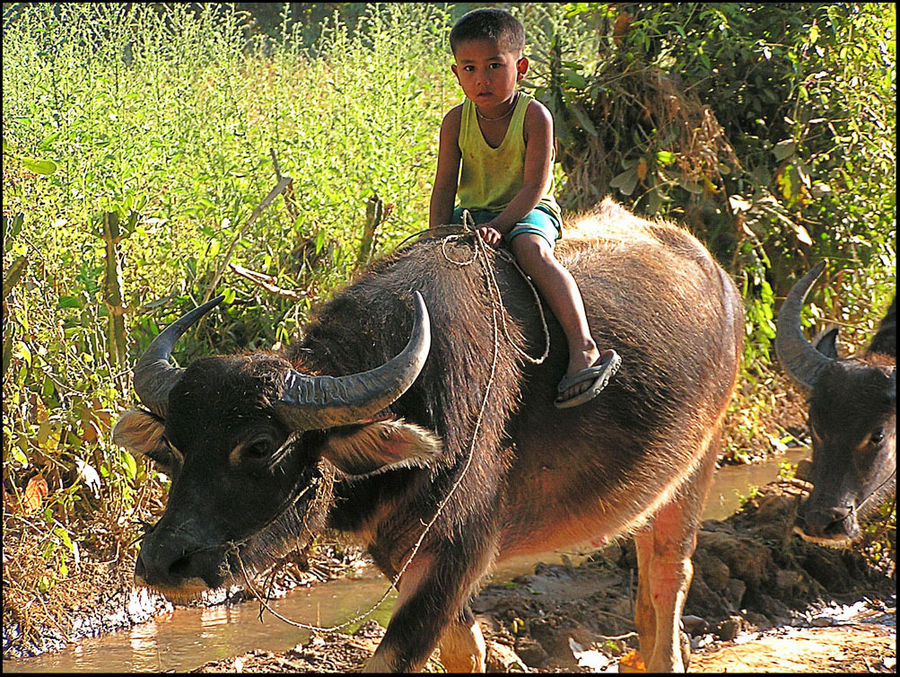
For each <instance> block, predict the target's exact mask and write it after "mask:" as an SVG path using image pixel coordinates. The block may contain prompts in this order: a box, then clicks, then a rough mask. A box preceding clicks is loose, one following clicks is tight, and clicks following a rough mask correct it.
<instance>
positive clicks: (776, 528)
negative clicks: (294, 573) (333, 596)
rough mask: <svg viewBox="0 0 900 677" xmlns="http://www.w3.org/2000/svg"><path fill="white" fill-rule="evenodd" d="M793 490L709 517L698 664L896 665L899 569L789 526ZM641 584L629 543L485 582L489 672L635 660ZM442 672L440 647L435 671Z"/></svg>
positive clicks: (701, 549) (292, 660) (326, 650)
mask: <svg viewBox="0 0 900 677" xmlns="http://www.w3.org/2000/svg"><path fill="white" fill-rule="evenodd" d="M796 494H797V489H796V487H795V486H794V485H793V484H791V483H789V482H775V483H772V484H770V485H767V486H766V487H764V488H763V490H762V491H761V492H760V493H759V494H758V495H757V496H756V497H755V498H753V499H751V500H750V501H749V502H748V503H747V505H746V506H745V507H744V509H743V510H742V511H741V512H740V513H738V514H737V515H735V516H733V517H731V518H729V519H728V520H726V521H724V522H706V523H705V524H704V527H703V529H702V530H701V532H700V534H699V538H698V545H697V552H696V554H695V556H694V566H695V576H694V582H693V584H692V586H691V591H690V594H689V596H688V600H687V604H686V608H685V614H686V615H685V619H684V620H685V629H686V630H687V631H688V632H689V634H690V636H691V644H692V646H693V658H692V663H691V670H692V671H705V672H745V671H749V672H753V671H761V672H780V671H800V672H819V671H824V672H855V671H865V672H869V671H875V672H893V671H894V666H895V664H896V650H895V639H896V631H895V627H896V626H895V622H894V619H895V608H896V606H895V605H896V598H895V596H894V592H895V578H894V575H895V574H894V571H893V565H887V566H886V567H884V568H879V567H876V566H871V565H870V564H868V563H867V558H866V557H865V555H864V553H863V552H862V551H861V550H860V549H859V548H856V549H853V550H831V549H826V548H821V547H818V546H813V545H809V544H807V543H805V542H803V541H801V540H799V539H798V538H795V537H793V536H792V535H791V534H790V524H791V521H792V518H793V511H794V510H795V506H796ZM635 581H636V567H635V559H634V548H633V545H632V544H631V542H630V541H626V542H624V543H623V544H621V545H614V546H611V547H609V548H607V549H605V550H604V551H602V552H599V553H595V554H593V555H591V556H590V557H588V558H587V559H586V560H585V561H584V562H581V563H580V564H578V565H577V566H576V565H574V564H572V563H565V564H562V565H547V564H541V565H538V566H537V568H536V570H535V572H534V573H533V574H528V575H523V576H518V577H516V578H515V579H513V581H511V582H509V583H506V584H502V585H490V586H487V587H486V588H485V589H484V590H482V592H481V593H480V594H479V595H478V597H477V599H476V600H475V604H474V608H475V611H476V614H477V616H478V618H479V621H480V622H481V626H482V628H483V629H484V634H485V638H486V640H487V643H488V661H489V665H488V667H489V670H491V671H494V672H519V671H523V670H528V671H532V672H551V673H552V672H570V671H573V672H602V671H626V669H627V668H628V667H629V666H631V667H634V666H635V663H636V661H637V657H636V656H635V654H633V653H632V652H633V651H634V650H635V649H636V648H637V638H636V635H635V634H634V632H633V630H634V626H633V623H632V621H631V618H632V616H633V597H634V589H635ZM383 633H384V630H383V629H382V628H381V627H380V626H378V625H377V624H376V623H374V622H371V621H370V622H369V623H367V624H365V625H364V626H363V627H362V628H361V629H360V630H359V631H358V632H357V634H355V635H352V636H350V635H341V634H331V635H322V636H314V637H313V638H312V639H311V640H310V641H309V642H308V643H307V644H306V645H302V646H301V645H298V646H296V647H294V648H293V649H291V650H289V651H287V652H285V653H282V654H274V653H270V652H263V651H255V652H250V653H247V654H244V655H242V656H237V657H233V658H229V659H226V660H222V661H216V662H213V663H207V664H205V665H203V666H201V667H199V668H197V670H195V671H196V672H201V671H203V672H226V671H227V672H235V671H243V672H275V671H321V672H342V671H356V670H359V669H360V668H361V667H362V666H363V665H364V663H365V661H366V659H367V658H368V657H369V656H370V655H371V653H372V651H374V649H375V647H376V646H377V645H378V641H379V640H380V638H381V636H382V635H383ZM438 669H439V653H438V652H436V653H435V655H434V656H433V657H432V659H431V661H430V662H429V664H428V666H426V670H427V671H435V670H438Z"/></svg>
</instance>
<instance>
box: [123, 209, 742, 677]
mask: <svg viewBox="0 0 900 677" xmlns="http://www.w3.org/2000/svg"><path fill="white" fill-rule="evenodd" d="M474 246H475V240H474V239H473V236H472V235H471V234H470V235H464V236H462V237H460V238H459V239H444V238H442V237H440V236H439V234H434V235H432V236H430V237H425V238H422V239H420V240H418V241H417V242H415V243H414V244H412V245H410V246H407V247H401V248H399V249H398V250H397V251H395V252H394V253H393V254H391V255H390V256H387V257H384V258H382V259H380V260H378V261H376V262H375V263H373V264H372V265H371V266H370V267H369V268H368V269H367V270H365V271H364V272H363V273H362V274H360V275H359V276H358V277H357V279H356V280H355V281H354V282H353V283H352V284H349V285H348V286H346V287H345V288H344V289H342V290H340V291H338V292H337V293H335V294H334V296H333V298H332V299H331V300H330V301H328V302H327V303H325V304H323V306H322V307H321V308H320V309H319V311H318V313H317V316H316V319H315V320H314V321H312V322H311V323H310V324H309V325H308V326H307V327H306V330H305V335H304V337H303V339H302V340H300V341H299V342H297V343H295V344H294V345H291V346H289V347H288V348H286V349H285V350H284V351H283V352H281V353H274V352H268V351H259V352H253V353H250V354H242V355H231V356H219V357H206V358H202V359H198V360H196V361H194V362H192V363H191V364H190V365H189V366H187V367H186V368H176V367H173V366H171V365H170V364H169V355H170V352H171V350H172V346H173V345H174V344H175V342H176V341H177V339H178V337H179V336H181V335H182V334H183V332H184V331H186V330H187V329H188V328H189V327H190V326H191V325H192V324H193V323H194V322H196V321H197V319H198V318H199V317H200V316H201V315H202V314H203V313H205V312H206V311H207V310H208V309H209V308H210V307H211V305H212V304H213V303H215V301H213V302H211V303H208V304H206V305H204V306H200V307H199V308H196V309H195V310H193V311H192V312H190V313H188V314H187V315H186V316H184V317H183V318H182V319H180V320H178V321H177V322H176V323H174V324H173V325H172V326H170V327H168V328H167V329H165V330H164V331H163V332H162V333H161V334H160V335H159V336H158V337H157V338H156V339H155V340H154V342H153V343H152V344H151V346H150V347H149V348H148V350H147V352H146V354H145V355H144V356H143V357H142V358H141V359H140V360H139V362H138V364H137V366H136V368H135V372H134V389H135V392H136V393H137V395H138V397H139V399H140V401H141V403H142V405H143V407H145V408H146V410H143V409H137V410H132V411H129V412H126V413H124V414H123V416H122V417H121V419H120V420H119V421H118V423H117V424H116V427H115V431H114V436H115V439H116V441H117V442H118V443H120V444H122V445H123V446H125V447H127V448H129V449H131V450H134V451H136V452H141V453H143V454H146V455H147V456H148V457H149V458H151V459H153V460H154V461H156V462H157V463H159V464H161V465H162V467H163V468H165V469H166V472H167V473H169V474H170V476H171V477H172V485H171V489H170V493H169V498H168V502H167V506H166V509H165V512H164V514H163V516H162V518H161V519H160V520H159V522H157V524H156V525H155V527H153V528H152V529H150V530H149V532H148V533H147V534H146V535H145V537H144V539H143V543H142V547H141V552H140V556H139V559H138V562H137V567H136V572H135V578H136V581H137V582H138V583H139V584H143V585H148V586H152V587H154V588H156V589H158V590H160V591H161V592H163V593H164V594H166V595H167V596H170V597H174V598H184V597H189V596H191V595H193V594H195V593H197V592H198V591H200V590H203V589H207V588H214V587H217V586H222V585H223V584H226V583H227V582H228V581H229V580H239V579H240V578H241V574H242V573H243V571H244V568H245V567H246V570H247V571H249V570H251V568H259V567H262V566H265V565H268V564H269V563H271V562H272V561H273V560H274V558H275V557H277V556H280V555H282V554H283V553H284V552H285V551H287V550H290V549H291V548H294V547H296V546H297V545H298V543H300V542H303V541H305V540H306V539H308V538H310V536H311V535H314V534H315V533H316V532H317V531H318V530H320V529H322V528H325V527H328V528H331V529H336V530H340V531H342V532H348V533H351V534H353V535H355V536H356V537H358V538H359V539H360V540H361V541H362V542H363V543H365V544H366V545H367V547H368V552H369V553H370V554H371V556H372V559H373V560H374V562H375V563H376V565H377V566H378V567H379V568H380V569H381V571H383V572H384V573H385V575H386V576H388V577H390V578H391V579H394V578H395V576H396V575H397V574H398V573H400V572H401V571H402V569H403V566H404V563H405V562H406V561H407V559H408V557H409V555H410V553H411V552H412V551H413V549H414V544H415V543H416V541H417V540H418V539H419V538H420V535H421V534H422V532H423V530H425V529H426V526H425V525H426V524H428V523H429V522H431V521H432V519H433V518H434V516H435V515H437V518H436V519H434V521H433V523H432V524H431V526H430V527H429V528H428V531H427V534H426V536H425V538H424V540H423V541H422V543H421V548H420V549H419V550H418V551H417V553H416V554H415V557H414V558H413V559H412V561H411V563H410V564H409V566H408V568H407V569H406V571H405V573H403V575H402V576H401V577H400V579H399V581H397V583H396V585H397V588H398V591H399V592H398V599H397V601H396V604H395V608H394V612H393V616H392V618H391V621H390V623H389V625H388V628H387V631H386V634H385V636H384V639H383V640H382V642H381V644H380V645H379V647H378V649H377V650H376V651H375V654H374V655H373V657H372V658H371V660H370V661H369V663H368V665H367V669H369V670H372V671H414V670H419V669H421V667H422V666H423V665H424V663H425V661H426V660H427V659H428V657H429V656H430V655H431V653H432V651H433V650H434V649H435V648H436V647H437V646H438V645H440V651H441V654H440V655H441V661H442V662H443V664H444V666H445V667H447V669H449V670H451V671H471V670H483V669H484V667H485V662H484V657H485V646H484V640H483V638H482V635H481V631H480V629H479V628H478V624H477V623H476V622H475V620H474V617H473V614H472V612H471V610H470V607H469V601H470V599H471V597H472V595H473V594H474V593H475V591H476V586H477V585H478V582H479V580H480V579H481V578H482V577H483V576H484V575H485V573H486V572H488V571H489V569H490V568H491V567H492V565H493V564H494V563H495V562H498V561H500V560H502V559H504V558H506V557H509V556H511V555H521V554H525V553H535V552H544V551H547V550H549V549H553V548H558V547H562V546H565V545H569V544H573V543H591V544H594V545H595V546H598V547H599V546H601V545H603V544H606V543H608V542H610V541H611V540H612V539H615V538H617V537H621V536H623V535H629V534H633V535H634V537H635V540H636V548H637V556H638V565H639V572H638V593H637V609H636V618H635V623H636V626H637V628H638V631H639V635H640V646H641V653H642V655H643V657H644V659H645V662H646V664H647V665H648V667H649V669H650V670H669V671H671V670H683V669H684V668H685V666H686V662H687V655H685V654H683V653H682V651H683V649H682V637H681V635H680V632H679V623H680V617H681V611H682V608H683V605H684V600H685V596H686V593H687V591H688V587H689V585H690V581H691V577H692V573H693V569H692V566H691V556H692V554H693V551H694V547H695V544H696V532H697V529H698V527H699V519H700V513H701V507H702V504H703V502H704V501H705V498H706V494H707V490H708V487H709V483H710V481H711V478H712V474H713V470H714V467H715V462H716V456H717V450H718V448H719V443H720V433H721V429H722V421H723V417H724V415H725V411H726V408H727V407H728V403H729V400H730V398H731V394H732V390H733V388H734V385H735V380H736V378H737V373H738V367H739V362H740V359H741V354H742V341H743V332H744V321H743V305H742V302H741V297H740V295H739V293H738V292H737V290H736V288H735V285H734V284H733V282H732V280H731V279H730V278H729V276H728V275H727V274H726V273H725V272H724V271H723V270H722V269H721V268H720V267H719V266H718V265H717V264H716V262H715V261H714V260H713V258H712V257H711V256H710V254H709V253H708V251H707V250H706V249H705V248H704V247H703V246H702V245H701V244H700V243H699V242H698V241H697V240H696V239H695V238H694V237H692V236H691V235H690V234H689V233H688V232H687V231H685V230H683V229H681V228H679V227H677V226H674V225H671V224H667V223H663V222H653V223H651V222H648V221H646V220H643V219H640V218H638V217H636V216H634V215H632V214H631V213H630V212H628V211H626V210H625V209H624V208H622V207H621V206H619V205H617V204H616V203H614V202H613V201H611V200H607V201H604V202H603V203H602V204H601V205H599V206H598V207H597V208H595V209H594V210H593V211H591V212H590V213H587V214H585V215H583V216H582V218H580V219H579V220H578V222H577V223H573V224H572V227H571V228H567V237H566V238H565V239H564V240H562V241H561V242H560V244H559V247H558V253H559V256H560V259H561V260H562V261H563V263H564V264H565V265H566V266H568V268H569V269H570V270H571V271H572V273H573V274H574V276H575V278H576V279H577V281H578V284H579V285H580V288H581V290H582V293H583V296H584V299H585V305H586V307H587V311H588V316H589V321H590V325H591V331H592V333H593V335H594V337H595V338H596V340H597V341H598V343H600V344H601V345H604V346H610V347H613V348H615V349H616V350H617V351H618V353H619V354H620V355H621V356H622V358H623V362H622V366H621V368H620V370H619V372H618V374H617V375H616V377H615V378H614V379H613V380H612V381H611V382H610V384H609V385H608V386H607V388H606V390H605V391H604V392H603V393H602V394H601V395H600V396H598V397H597V398H596V399H595V400H593V401H592V402H590V403H588V404H585V405H583V406H580V407H575V408H572V409H566V410H559V409H556V408H555V407H554V406H553V398H554V395H555V391H556V384H557V383H558V382H559V378H560V375H561V374H562V373H563V372H564V370H565V367H566V360H567V355H566V350H567V349H566V342H565V340H564V338H563V335H562V333H561V329H560V327H559V325H558V324H557V323H556V321H555V320H554V319H553V317H552V316H550V314H549V313H547V323H548V325H549V355H548V356H547V358H546V359H545V360H544V361H543V362H541V363H540V364H535V363H533V362H532V361H530V360H528V359H525V357H523V353H524V352H526V351H527V352H530V353H531V354H532V356H534V357H536V356H537V355H539V354H540V353H541V350H542V346H543V345H544V340H545V339H544V334H543V329H542V324H541V320H540V313H539V307H538V305H537V302H536V299H535V296H534V295H533V294H532V291H531V290H530V288H529V287H528V285H527V283H526V280H525V278H524V277H523V276H522V275H521V274H520V273H519V272H518V271H517V270H516V269H515V268H514V267H513V266H512V264H511V263H510V262H509V261H507V260H506V259H505V258H503V257H500V256H496V255H494V254H493V252H491V255H490V256H487V254H486V257H487V259H490V260H491V261H493V263H492V265H491V266H482V265H481V264H480V263H479V262H478V260H473V256H474V254H473V252H474V251H476V250H475V249H474ZM469 261H474V262H472V263H471V265H465V264H466V263H467V262H469ZM486 269H490V270H493V272H494V274H495V275H496V278H495V279H496V285H497V287H496V288H497V289H499V292H500V294H501V295H502V303H503V306H502V308H501V307H500V306H498V305H495V304H493V303H492V301H491V294H489V293H488V289H489V287H488V286H487V285H488V281H489V280H490V278H486V277H485V272H486ZM501 310H502V311H503V312H502V313H501V312H500V311H501ZM495 311H496V312H495ZM413 316H415V319H413ZM504 318H505V329H504V323H503V322H501V320H503V319H504ZM429 328H430V329H429ZM406 337H411V338H409V340H408V341H407V340H406ZM520 351H521V352H520ZM537 361H538V362H539V360H537ZM448 497H449V498H448ZM442 504H443V505H442ZM441 505H442V507H439V506H441Z"/></svg>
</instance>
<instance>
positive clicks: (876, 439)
mask: <svg viewBox="0 0 900 677" xmlns="http://www.w3.org/2000/svg"><path fill="white" fill-rule="evenodd" d="M883 441H884V430H882V429H881V428H879V429H878V430H876V431H875V432H874V433H872V434H871V435H870V436H869V444H872V445H878V444H881V443H882V442H883Z"/></svg>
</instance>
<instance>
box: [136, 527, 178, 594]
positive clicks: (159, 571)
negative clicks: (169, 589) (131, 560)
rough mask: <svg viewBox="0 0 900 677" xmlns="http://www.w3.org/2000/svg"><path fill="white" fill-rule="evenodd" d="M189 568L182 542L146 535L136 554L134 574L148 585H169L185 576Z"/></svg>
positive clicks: (174, 583)
mask: <svg viewBox="0 0 900 677" xmlns="http://www.w3.org/2000/svg"><path fill="white" fill-rule="evenodd" d="M173 540H174V539H173ZM189 568H190V559H189V557H187V551H186V548H185V547H184V545H183V544H181V543H177V542H167V541H166V540H165V539H153V538H151V537H147V538H145V539H144V543H143V545H142V547H141V551H140V553H139V554H138V558H137V563H136V565H135V576H137V577H139V578H141V579H143V581H144V582H145V583H146V584H148V585H169V586H171V585H177V584H178V582H179V581H182V580H183V579H184V578H186V577H187V576H188V570H189Z"/></svg>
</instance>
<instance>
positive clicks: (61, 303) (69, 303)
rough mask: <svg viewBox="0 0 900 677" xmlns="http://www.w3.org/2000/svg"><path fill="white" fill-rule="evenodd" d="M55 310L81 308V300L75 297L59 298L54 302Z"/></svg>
mask: <svg viewBox="0 0 900 677" xmlns="http://www.w3.org/2000/svg"><path fill="white" fill-rule="evenodd" d="M56 307H57V308H81V299H80V298H79V297H77V296H60V297H59V300H58V301H57V302H56Z"/></svg>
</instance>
